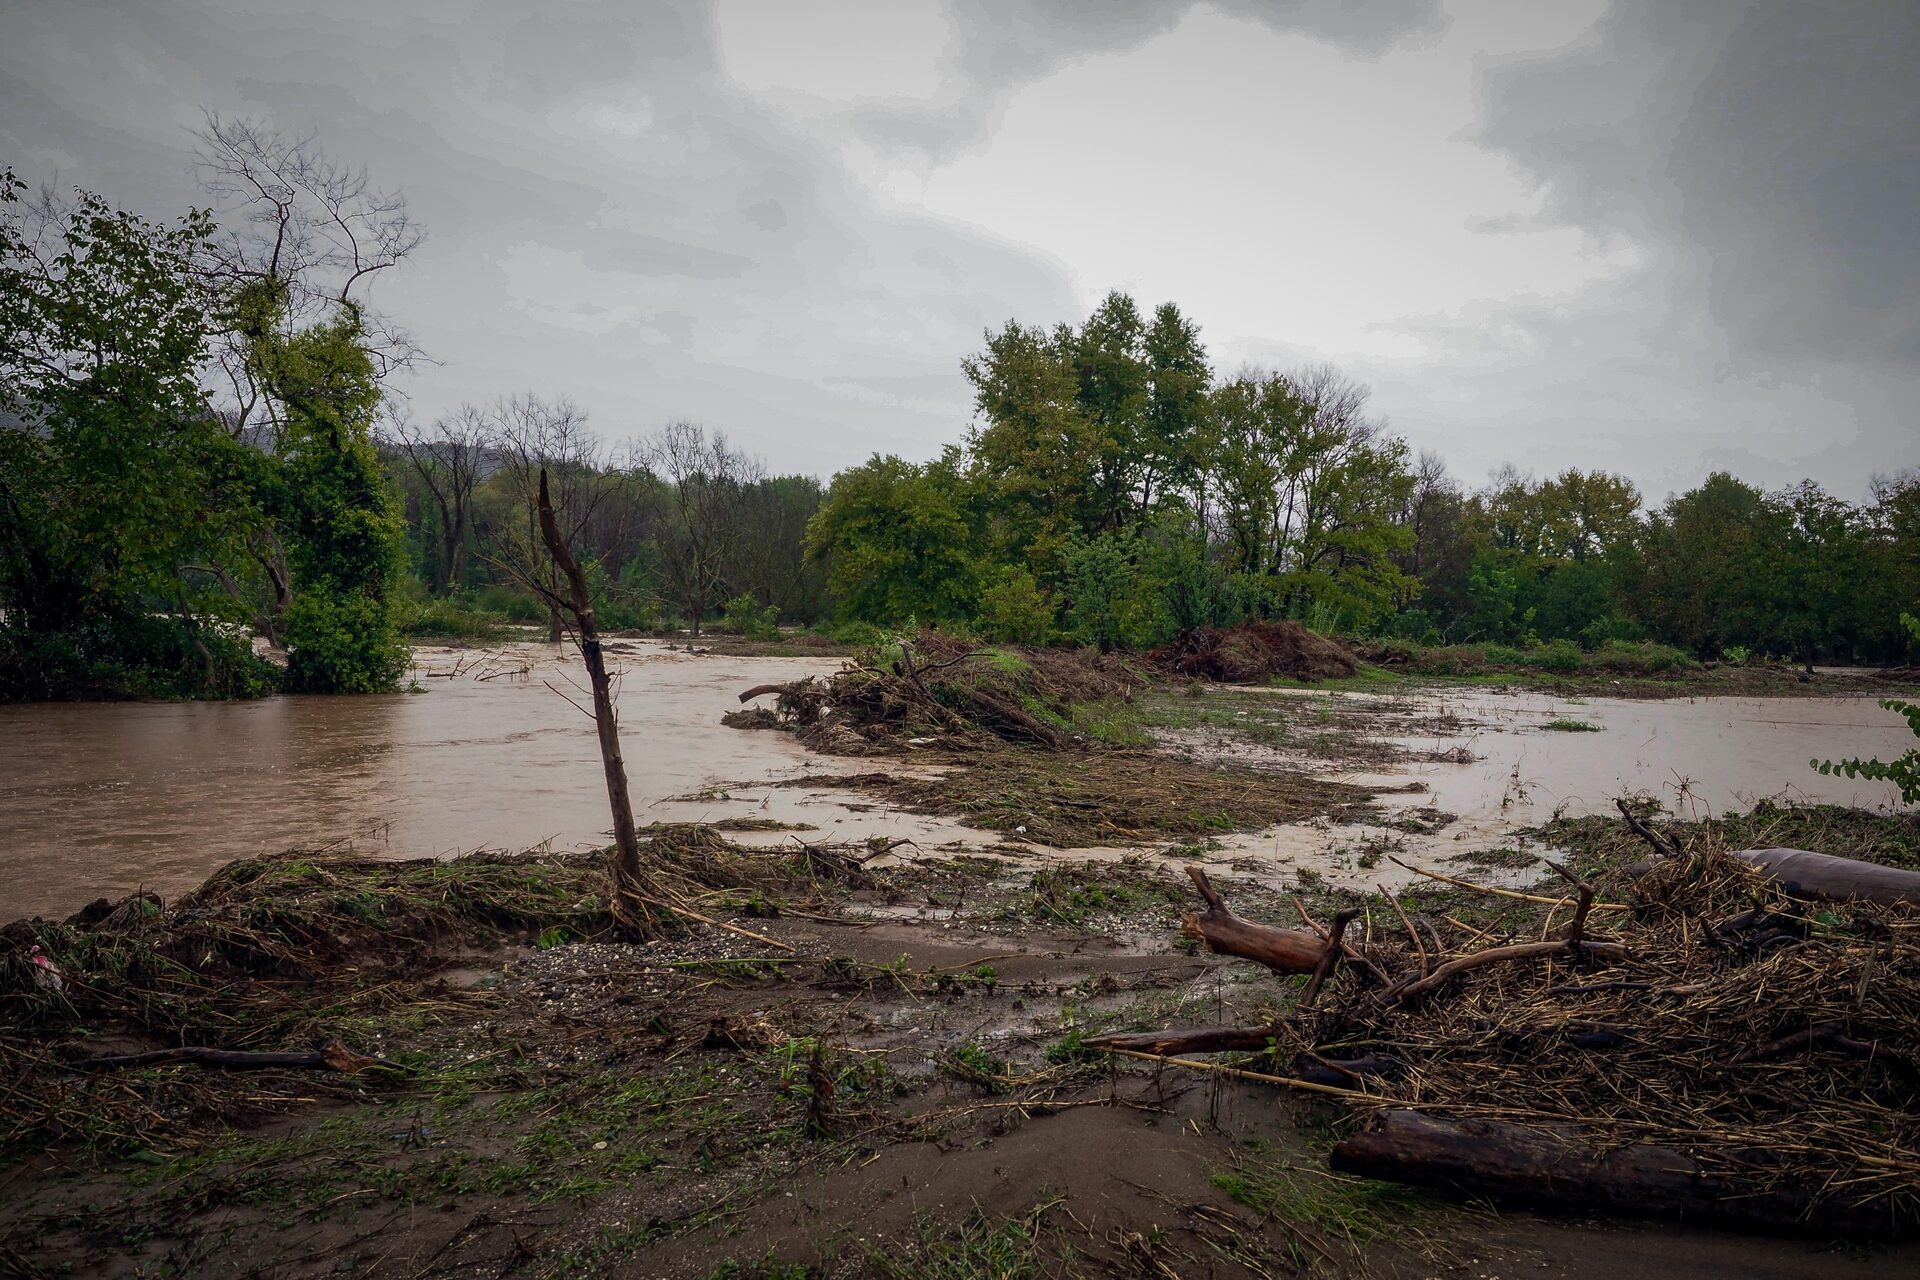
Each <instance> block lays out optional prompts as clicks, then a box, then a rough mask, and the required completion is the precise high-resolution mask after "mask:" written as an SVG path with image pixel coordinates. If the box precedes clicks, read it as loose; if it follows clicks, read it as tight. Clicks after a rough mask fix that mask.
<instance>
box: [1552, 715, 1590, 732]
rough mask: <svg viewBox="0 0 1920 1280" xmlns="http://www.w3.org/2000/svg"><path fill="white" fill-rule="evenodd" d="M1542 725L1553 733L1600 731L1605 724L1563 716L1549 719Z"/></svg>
mask: <svg viewBox="0 0 1920 1280" xmlns="http://www.w3.org/2000/svg"><path fill="white" fill-rule="evenodd" d="M1540 727H1541V728H1542V729H1545V730H1547V731H1549V732H1551V733H1599V732H1600V730H1601V729H1602V728H1604V727H1605V726H1604V725H1597V724H1595V723H1593V722H1592V721H1591V720H1575V719H1573V718H1571V717H1569V716H1561V717H1559V718H1558V719H1554V720H1549V721H1547V722H1546V723H1545V724H1543V725H1541V726H1540Z"/></svg>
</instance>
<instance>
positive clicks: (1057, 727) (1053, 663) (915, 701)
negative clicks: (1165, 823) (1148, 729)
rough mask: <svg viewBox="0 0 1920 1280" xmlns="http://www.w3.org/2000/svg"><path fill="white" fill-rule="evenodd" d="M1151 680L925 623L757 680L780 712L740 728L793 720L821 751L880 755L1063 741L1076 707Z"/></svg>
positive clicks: (747, 717) (1074, 656)
mask: <svg viewBox="0 0 1920 1280" xmlns="http://www.w3.org/2000/svg"><path fill="white" fill-rule="evenodd" d="M1145 683H1146V681H1145V679H1144V678H1143V677H1142V676H1141V675H1140V674H1139V672H1137V671H1135V670H1134V669H1133V668H1132V667H1131V666H1129V665H1128V664H1127V663H1126V662H1124V661H1123V660H1121V659H1120V658H1117V657H1114V656H1112V655H1109V654H1100V653H1094V652H1090V651H1085V650H1061V649H1040V648H1023V647H1016V646H1010V645H1000V646H994V647H991V648H976V647H974V646H972V645H969V644H967V643H966V642H964V641H961V640H958V639H955V638H954V637H952V636H947V635H942V634H940V633H938V632H932V631H928V632H923V633H922V634H921V635H920V636H919V638H918V639H915V640H912V641H908V642H902V643H899V644H896V645H892V646H888V647H886V648H883V649H882V650H880V651H878V652H876V653H874V654H872V655H870V656H869V657H868V658H867V659H865V660H863V661H860V662H853V663H849V664H847V665H846V666H845V667H843V668H842V669H841V670H840V671H838V672H836V673H835V674H834V675H832V676H829V677H826V678H824V679H819V678H808V679H806V680H798V681H794V682H792V683H789V684H781V685H759V686H756V687H755V688H752V689H749V690H747V691H745V692H744V693H742V694H741V695H740V700H741V701H742V702H743V703H744V702H748V701H751V700H752V699H755V698H759V697H764V696H767V695H772V696H773V697H774V699H775V703H774V705H775V708H776V712H777V713H776V714H775V715H774V716H772V717H768V716H765V715H762V714H758V712H759V710H761V709H758V708H756V709H755V710H750V711H745V712H733V713H731V714H730V715H729V716H728V717H727V723H728V724H731V725H733V726H735V727H737V728H743V729H755V728H792V729H794V730H795V731H797V732H798V733H799V734H800V736H801V738H802V740H803V741H805V742H806V743H807V745H809V746H810V747H812V748H813V749H814V750H816V751H822V752H826V753H828V754H832V755H846V756H860V755H873V754H879V753H883V752H887V751H892V750H896V749H899V748H900V747H902V746H905V745H907V744H908V743H912V744H913V745H917V746H927V745H933V744H936V743H937V744H938V745H940V746H942V747H946V748H949V749H952V748H960V749H965V748H968V747H977V746H986V745H992V744H996V743H1009V742H1010V743H1017V744H1022V745H1031V746H1041V747H1048V748H1053V749H1059V748H1062V747H1067V746H1071V745H1075V744H1076V743H1078V742H1080V741H1082V736H1081V735H1080V733H1079V732H1078V731H1077V730H1076V728H1075V723H1074V717H1075V712H1076V709H1078V708H1081V707H1086V706H1090V705H1093V704H1097V703H1102V702H1114V701H1121V702H1124V701H1128V700H1130V699H1131V698H1132V697H1133V694H1134V692H1135V691H1136V690H1138V689H1140V688H1142V687H1143V686H1144V685H1145Z"/></svg>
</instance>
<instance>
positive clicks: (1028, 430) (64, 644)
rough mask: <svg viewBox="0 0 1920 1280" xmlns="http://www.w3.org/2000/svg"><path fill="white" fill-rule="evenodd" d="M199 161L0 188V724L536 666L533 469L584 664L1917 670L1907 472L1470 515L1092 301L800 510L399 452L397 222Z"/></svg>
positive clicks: (1505, 482)
mask: <svg viewBox="0 0 1920 1280" xmlns="http://www.w3.org/2000/svg"><path fill="white" fill-rule="evenodd" d="M201 143H202V150H201V155H200V164H201V172H202V176H203V178H204V182H205V187H206V192H207V196H208V201H209V208H207V209H203V210H192V211H189V212H188V213H187V214H185V215H183V216H181V217H179V218H176V219H174V220H172V221H152V220H149V219H146V218H144V217H142V216H140V215H137V214H135V213H131V212H128V211H126V210H122V209H118V208H115V207H114V206H113V205H111V204H110V203H109V202H107V201H106V200H105V199H104V198H102V197H100V196H98V195H95V194H93V193H89V192H85V191H78V192H75V193H73V195H72V196H71V197H69V198H65V199H60V198H56V197H54V196H52V195H50V194H47V193H40V194H39V195H37V196H36V195H31V194H29V192H28V191H27V188H26V187H25V185H24V184H23V183H21V182H20V181H19V180H18V179H17V178H16V177H15V176H14V175H13V174H12V172H11V171H7V172H6V173H5V176H4V179H0V697H34V696H61V695H63V694H72V693H76V692H78V693H84V692H87V691H89V690H95V691H102V692H112V691H131V692H142V693H159V694H165V695H173V696H232V695H244V694H250V693H258V692H263V691H265V690H267V689H269V688H272V687H275V686H276V685H281V686H284V687H286V688H288V689H291V690H297V691H310V692H360V691H368V690H377V689H386V688H391V687H393V685H394V683H395V681H396V679H397V677H398V676H399V674H400V673H401V671H402V669H403V666H404V662H405V646H404V639H405V636H406V634H407V633H408V632H409V631H413V632H415V633H419V632H431V631H434V630H437V629H442V628H444V627H447V626H457V625H459V624H460V623H461V621H462V619H469V620H470V619H473V618H485V617H488V616H506V617H510V618H514V619H517V620H522V621H528V622H535V623H544V624H545V625H546V627H547V629H548V634H550V635H554V636H557V635H558V634H559V631H560V627H561V616H560V611H559V609H558V608H557V607H555V605H554V603H553V602H554V601H555V600H556V598H557V597H558V595H559V594H560V593H559V587H560V585H561V584H560V583H559V582H558V581H557V580H556V579H555V578H554V576H553V575H554V573H555V569H554V563H553V559H552V557H551V556H549V555H548V554H547V553H546V550H545V548H544V547H543V545H542V530H541V527H540V523H539V517H538V504H537V490H538V484H539V477H540V475H541V473H542V472H543V471H544V472H545V473H546V474H547V476H548V477H549V484H550V489H551V499H552V507H553V512H554V515H555V518H556V521H557V526H558V528H559V530H560V532H561V534H562V536H563V537H564V539H565V540H566V542H567V544H568V545H569V546H570V547H571V548H572V550H573V552H574V554H575V556H576V558H577V560H578V563H579V565H580V567H581V569H582V572H583V573H584V574H585V575H586V577H587V580H588V582H589V585H590V587H591V590H592V592H593V594H594V597H595V599H596V601H597V603H598V607H599V608H600V610H601V612H602V618H603V622H604V624H606V625H612V626H628V627H641V628H651V627H674V628H677V627H687V628H691V629H693V630H694V631H695V632H696V633H697V632H698V631H699V630H701V629H703V628H705V627H707V626H709V625H713V624H715V623H716V622H717V623H719V624H721V625H725V626H727V627H729V628H731V629H735V630H749V631H759V632H765V631H768V630H770V629H771V628H772V627H773V626H774V625H775V624H776V623H779V624H798V625H817V624H830V623H848V624H858V625H862V626H868V627H876V626H877V627H895V626H903V625H913V624H933V625H942V626H948V627H955V628H960V629H964V630H967V631H969V632H972V633H974V634H977V635H980V636H982V637H983V638H990V639H998V640H1007V641H1018V642H1026V643H1053V642H1068V643H1078V644H1090V645H1098V646H1100V647H1102V648H1135V647H1145V646H1151V645H1154V644H1158V643H1161V642H1164V641H1166V640H1168V639H1170V638H1171V637H1173V636H1174V635H1176V634H1177V633H1178V632H1180V631H1181V630H1183V629H1186V628H1192V627H1198V626H1208V625H1212V626H1221V625H1231V624H1233V623H1236V622H1239V621H1242V620H1248V619H1270V618H1296V619H1300V620H1302V621H1305V622H1307V623H1308V624H1309V625H1311V626H1314V627H1315V628H1317V629H1320V630H1325V631H1340V632H1344V633H1349V634H1357V635H1367V636H1382V637H1394V638H1399V639H1402V640H1407V641H1417V642H1422V643H1428V644H1455V643H1495V642H1497V643H1502V644H1514V645H1519V644H1528V643H1534V642H1555V643H1564V644H1577V645H1580V646H1584V647H1587V648H1600V647H1604V646H1607V645H1619V644H1638V643H1643V642H1659V643H1664V644H1669V645H1675V646H1679V647H1683V648H1685V649H1687V650H1689V651H1691V652H1693V653H1695V654H1698V655H1700V656H1703V657H1736V658H1737V657H1742V656H1745V655H1748V654H1777V655H1785V656H1792V657H1794V658H1796V659H1799V660H1802V661H1808V662H1811V661H1814V660H1818V659H1826V660H1831V661H1897V660H1900V659H1902V658H1904V657H1906V656H1908V655H1909V653H1910V645H1911V637H1910V636H1909V635H1908V634H1907V633H1906V632H1905V631H1903V630H1902V629H1901V627H1900V625H1899V623H1898V618H1899V615H1900V614H1901V612H1902V611H1903V609H1911V608H1912V606H1913V604H1914V602H1915V601H1916V600H1920V473H1916V472H1911V471H1910V472H1906V473H1903V474H1901V475H1898V476H1894V477H1888V478H1884V479H1882V480H1879V481H1876V483H1875V485H1874V488H1873V491H1872V495H1871V497H1870V499H1869V500H1868V501H1866V502H1864V503H1857V504H1856V503H1849V502H1846V501H1843V500H1841V499H1839V498H1837V497H1835V496H1834V495H1832V494H1829V493H1827V492H1825V491H1824V490H1822V489H1821V488H1820V487H1819V486H1818V485H1816V484H1814V483H1812V482H1811V481H1808V482H1804V483H1802V484H1799V485H1795V486H1791V487H1789V488H1786V489H1782V490H1777V491H1771V492H1769V491H1763V490H1761V489H1759V488H1756V487H1754V486H1752V485H1749V484H1746V483H1744V482H1742V481H1740V480H1738V479H1736V478H1734V477H1732V476H1730V475H1726V474H1716V475H1713V476H1711V477H1709V478H1708V479H1707V480H1706V481H1705V482H1704V483H1702V484H1701V485H1700V486H1698V487H1697V488H1695V489H1693V490H1690V491H1689V492H1687V493H1683V494H1679V495H1676V496H1673V497H1670V498H1668V499H1667V500H1666V501H1665V503H1664V504H1662V505H1660V506H1658V507H1655V508H1651V509H1649V507H1648V505H1647V503H1646V502H1645V500H1644V498H1643V496H1642V495H1641V494H1640V493H1639V492H1638V491H1637V490H1636V489H1635V488H1634V486H1633V485H1632V484H1631V483H1630V482H1629V481H1628V480H1626V479H1625V478H1623V477H1621V476H1617V475H1611V474H1607V473H1605V472H1599V471H1595V472H1582V471H1567V472H1565V473H1563V474H1561V475H1557V476H1553V477H1549V478H1545V479H1535V478H1531V477H1528V476H1524V475H1521V474H1519V473H1517V472H1513V471H1511V470H1508V471H1506V472H1503V473H1501V474H1498V475H1496V476H1494V477H1493V478H1492V479H1491V481H1490V482H1489V483H1487V484H1485V485H1483V486H1479V487H1473V488H1470V487H1468V486H1465V485H1462V484H1461V483H1460V482H1458V481H1457V480H1455V479H1453V478H1452V477H1450V476H1449V475H1448V474H1447V472H1446V468H1445V466H1444V464H1443V463H1442V462H1441V461H1440V460H1439V459H1437V458H1435V457H1433V456H1431V455H1418V456H1416V455H1415V454H1414V453H1413V452H1412V450H1411V449H1410V448H1409V447H1408V445H1407V443H1406V442H1405V441H1404V440H1403V439H1401V438H1400V437H1399V436H1397V435H1395V434H1394V433H1392V432H1391V431H1389V430H1388V429H1387V427H1386V425H1385V424H1384V423H1382V422H1381V421H1379V420H1378V419H1377V418H1376V417H1374V416H1373V415H1371V414H1370V413H1369V412H1368V396H1367V391H1366V388H1365V387H1363V386H1361V385H1360V384H1358V383H1357V382H1355V381H1353V380H1352V379H1350V378H1348V377H1346V376H1344V375H1342V374H1341V373H1340V372H1339V371H1338V370H1336V369H1333V368H1331V367H1327V366H1317V367H1310V368H1304V369H1294V370H1287V371H1278V370H1271V369H1262V368H1246V369H1241V370H1238V371H1235V372H1233V373H1230V374H1222V373H1219V372H1216V371H1215V369H1214V368H1213V365H1212V362H1211V358H1210V356H1209V354H1208V352H1207V350H1206V347H1205V345H1204V343H1203V342H1202V341H1201V336H1200V329H1199V326H1198V325H1197V324H1196V323H1195V322H1194V321H1193V320H1191V319H1190V318H1188V317H1187V316H1186V315H1184V314H1183V313H1182V312H1181V311H1180V310H1179V308H1178V307H1176V306H1174V305H1172V304H1166V305H1162V306H1160V307H1158V308H1156V309H1154V310H1153V311H1152V312H1151V313H1150V314H1148V313H1145V312H1143V311H1142V310H1141V309H1140V308H1139V307H1138V306H1137V305H1136V303H1135V302H1134V301H1133V299H1131V298H1130V297H1128V296H1126V295H1125V294H1122V293H1114V294H1111V295H1109V296H1108V297H1107V298H1106V299H1104V300H1103V301H1102V302H1101V303H1100V305H1099V306H1098V307H1097V308H1095V309H1094V311H1093V313H1092V314H1091V315H1090V316H1088V317H1087V318H1086V319H1085V320H1084V321H1083V322H1082V323H1080V324H1078V325H1069V324H1060V325H1056V326H1053V327H1051V328H1048V327H1043V326H1033V325H1024V324H1021V323H1019V322H1017V321H1009V322H1008V323H1007V324H1006V325H1005V326H1003V327H1002V328H1000V329H998V330H995V331H989V332H988V333H986V334H985V335H984V337H983V347H982V349H981V350H979V351H978V352H976V353H974V354H973V355H971V356H969V357H967V358H966V359H965V360H964V361H963V362H962V369H963V371H964V373H965V375H966V377H967V379H968V380H969V382H970V383H971V385H972V387H973V390H974V396H975V412H974V415H973V419H972V421H971V423H970V424H969V425H968V427H967V428H966V429H965V431H964V432H963V433H962V435H961V438H960V439H958V440H957V441H956V442H955V443H954V444H952V445H951V446H949V447H948V448H946V449H945V450H944V451H943V452H942V453H941V454H940V455H939V456H938V457H936V458H934V459H932V460H929V461H924V462H916V461H909V460H906V459H902V458H899V457H895V456H890V455H876V456H874V457H872V458H870V459H868V460H867V461H866V462H863V463H861V464H859V465H856V466H853V467H849V468H848V469H846V470H844V471H842V472H840V473H839V474H838V475H836V476H834V477H833V478H832V480H831V482H830V483H828V484H822V483H821V482H819V481H818V480H815V479H813V478H810V477H806V476H797V475H786V476H780V475H772V474H770V473H769V472H768V470H767V468H766V467H765V465H764V464H763V463H762V462H761V461H760V460H759V459H757V458H755V457H754V456H752V455H751V454H749V453H747V452H746V451H744V450H742V449H740V448H738V447H737V446H736V445H734V444H733V443H732V442H731V441H730V440H729V439H728V438H727V437H726V436H725V435H724V434H722V433H719V432H711V431H708V430H706V429H704V428H703V427H701V426H699V425H696V424H693V423H690V422H684V421H682V422H673V423H669V424H668V425H666V426H664V427H661V428H659V429H658V430H655V431H653V432H651V433H649V434H645V435H642V436H640V437H639V438H637V439H635V440H633V441H631V442H630V443H628V444H626V445H625V446H624V447H621V448H619V449H610V448H608V447H607V446H606V445H605V444H603V442H602V440H601V437H600V436H599V435H598V434H596V433H595V432H594V431H593V430H592V429H591V427H590V424H589V421H588V418H587V415H586V413H585V411H584V410H582V409H581V408H580V407H579V406H578V405H576V404H575V403H573V402H572V401H570V400H568V399H566V398H564V397H542V396H537V395H533V394H527V393H522V394H507V395H501V396H497V397H495V398H493V399H490V400H483V401H478V402H476V403H473V404H469V405H466V406H463V407H461V408H459V409H457V410H455V411H453V412H451V413H449V414H446V415H444V416H442V417H440V418H439V419H437V420H436V421H434V422H432V423H430V424H421V423H417V422H415V421H414V419H413V418H412V417H411V415H410V413H409V412H408V409H407V405H406V402H405V400H404V398H402V397H400V396H398V395H396V394H395V392H394V390H393V386H392V384H393V382H394V380H395V375H396V374H398V373H401V372H403V371H404V370H406V369H407V368H408V367H410V366H411V365H412V364H413V363H414V362H415V361H416V360H417V359H418V358H419V351H418V348H417V347H416V346H415V344H414V343H413V341H412V339H411V338H410V336H409V335H408V334H407V333H406V332H405V330H404V329H402V328H401V327H399V326H398V325H396V324H395V323H393V322H392V321H391V320H390V319H389V318H388V317H386V316H385V315H383V314H382V313H380V312H379V311H378V310H376V309H375V308H374V307H373V306H371V305H370V302H369V299H368V292H369V288H370V285H371V282H373V281H374V280H376V279H378V278H379V277H380V276H381V275H382V274H384V273H387V272H389V271H391V270H393V269H396V268H399V267H401V266H403V265H404V264H405V262H406V260H407V259H408V258H409V257H410V256H411V255H412V254H413V252H414V251H415V250H416V249H417V247H418V246H419V245H420V243H421V242H422V238H423V233H422V232H421V230H420V228H419V227H418V226H417V225H416V224H415V223H414V222H413V220H412V219H411V218H410V217H409V215H408V212H407V209H406V204H405V201H404V199H403V198H401V197H400V196H399V195H398V194H396V193H392V192H387V191H384V190H381V189H379V188H377V187H375V186H374V185H373V184H372V183H371V181H370V180H369V178H368V176H367V174H366V173H365V172H364V171H363V170H356V169H353V168H350V167H348V166H344V165H340V164H338V163H336V162H334V161H333V160H331V159H329V158H328V157H327V156H326V155H325V154H324V153H323V152H322V151H321V150H320V149H319V148H318V147H317V145H315V143H314V142H313V140H312V139H311V138H299V137H292V136H288V135H283V134H279V133H275V132H272V131H270V130H264V129H261V128H258V127H256V126H253V125H251V124H248V123H246V122H236V121H225V120H220V119H217V118H209V120H208V122H207V125H206V127H205V129H204V130H203V131H202V134H201ZM253 636H257V637H259V638H260V639H261V640H263V641H264V642H266V643H267V644H268V645H271V646H274V647H277V648H279V649H280V650H282V651H283V652H284V655H285V673H284V676H282V675H280V674H278V673H277V671H276V669H275V668H274V667H273V666H271V665H270V664H267V663H265V662H262V661H260V660H258V659H257V658H256V657H255V655H254V647H253V644H252V641H251V638H250V637H253Z"/></svg>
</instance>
